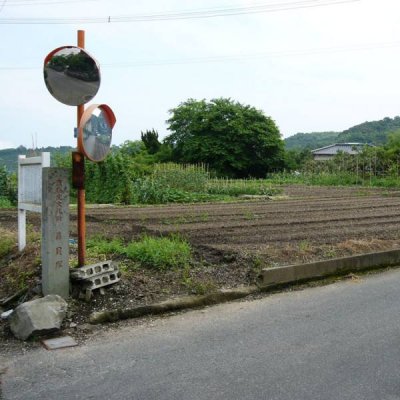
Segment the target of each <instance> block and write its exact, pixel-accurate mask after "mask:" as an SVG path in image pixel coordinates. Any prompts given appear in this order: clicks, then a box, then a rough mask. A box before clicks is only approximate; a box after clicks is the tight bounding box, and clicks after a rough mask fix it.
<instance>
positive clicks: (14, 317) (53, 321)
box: [10, 294, 68, 340]
mask: <svg viewBox="0 0 400 400" xmlns="http://www.w3.org/2000/svg"><path fill="white" fill-rule="evenodd" d="M67 306H68V305H67V302H66V301H65V300H64V299H63V298H62V297H60V296H58V295H56V294H50V295H47V296H46V297H42V298H40V299H37V300H31V301H28V302H26V303H22V304H21V305H19V306H18V307H17V308H16V309H15V310H14V312H13V313H12V314H11V316H10V328H11V331H12V333H13V334H14V335H15V337H17V338H18V339H21V340H26V339H27V338H28V337H29V336H31V335H32V334H43V333H48V332H51V331H54V330H57V329H60V327H61V323H62V321H63V319H64V318H65V315H66V313H67Z"/></svg>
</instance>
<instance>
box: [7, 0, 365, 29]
mask: <svg viewBox="0 0 400 400" xmlns="http://www.w3.org/2000/svg"><path fill="white" fill-rule="evenodd" d="M359 1H361V0H303V1H287V2H284V3H275V4H272V3H269V4H265V3H264V4H259V5H252V6H241V7H237V6H232V7H224V8H214V9H204V10H197V11H176V12H168V13H152V14H137V15H119V16H108V17H84V18H1V19H0V24H13V25H16V24H23V25H29V24H30V25H32V24H40V25H46V24H77V23H80V24H82V23H86V24H104V23H117V22H151V21H171V20H183V19H200V18H215V17H227V16H233V15H244V14H259V13H268V12H277V11H287V10H296V9H300V8H314V7H322V6H331V5H336V4H347V3H355V2H359Z"/></svg>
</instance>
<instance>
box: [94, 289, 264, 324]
mask: <svg viewBox="0 0 400 400" xmlns="http://www.w3.org/2000/svg"><path fill="white" fill-rule="evenodd" d="M258 291H259V288H258V287H257V286H249V287H245V288H239V289H232V290H224V291H218V292H215V293H210V294H207V295H204V296H190V297H182V298H180V299H176V300H168V301H164V302H162V303H156V304H150V305H147V306H139V307H134V308H129V309H125V310H110V311H101V312H96V313H93V314H92V315H91V316H90V319H89V322H90V323H91V324H102V323H105V322H115V321H118V320H122V319H128V318H137V317H143V316H145V315H156V314H162V313H165V312H171V311H179V310H185V309H189V308H196V307H204V306H210V305H213V304H219V303H224V302H227V301H231V300H237V299H241V298H243V297H246V296H248V295H250V294H253V293H256V292H258Z"/></svg>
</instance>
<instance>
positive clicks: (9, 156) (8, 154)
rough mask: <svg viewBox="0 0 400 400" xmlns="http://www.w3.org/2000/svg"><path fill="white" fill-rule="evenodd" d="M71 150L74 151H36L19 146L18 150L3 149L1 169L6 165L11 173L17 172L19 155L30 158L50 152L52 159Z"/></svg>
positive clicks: (60, 148) (57, 148) (49, 149)
mask: <svg viewBox="0 0 400 400" xmlns="http://www.w3.org/2000/svg"><path fill="white" fill-rule="evenodd" d="M71 150H73V148H72V147H69V146H61V147H41V148H38V149H35V150H31V149H27V148H26V147H24V146H19V147H17V148H16V149H3V150H0V167H1V166H4V165H5V166H6V168H7V170H8V171H9V172H16V171H17V168H18V156H19V155H26V156H27V157H29V156H35V155H39V154H40V153H42V152H49V153H51V157H54V155H55V154H57V153H61V154H65V153H67V152H70V151H71Z"/></svg>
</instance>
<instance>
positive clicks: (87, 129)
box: [78, 104, 116, 162]
mask: <svg viewBox="0 0 400 400" xmlns="http://www.w3.org/2000/svg"><path fill="white" fill-rule="evenodd" d="M115 121H116V119H115V116H114V113H113V112H112V110H111V108H110V107H109V106H107V105H106V104H100V105H98V104H93V105H91V106H90V107H88V108H87V109H86V110H85V112H84V113H83V116H82V118H81V121H80V124H79V132H78V150H79V151H80V152H81V153H83V154H84V155H85V156H86V157H87V158H88V159H89V160H91V161H95V162H99V161H103V160H104V159H105V158H106V156H107V154H108V152H109V151H110V146H111V138H112V129H113V127H114V125H115Z"/></svg>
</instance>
